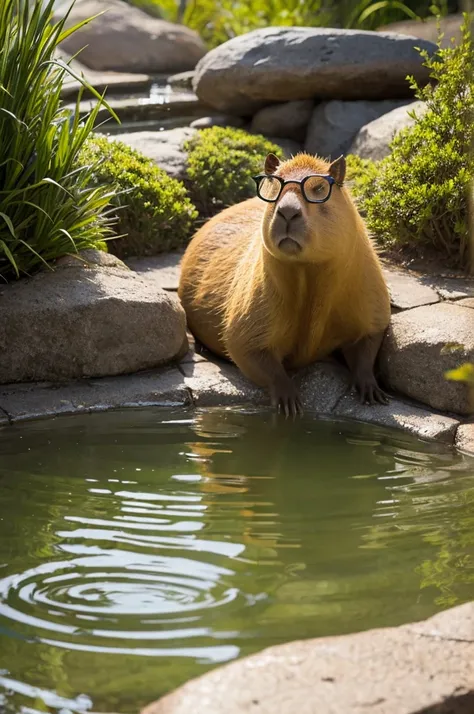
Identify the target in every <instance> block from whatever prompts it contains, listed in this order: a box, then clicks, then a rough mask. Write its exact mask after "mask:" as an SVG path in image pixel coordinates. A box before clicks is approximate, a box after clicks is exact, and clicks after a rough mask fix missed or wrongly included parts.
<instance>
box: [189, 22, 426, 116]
mask: <svg viewBox="0 0 474 714" xmlns="http://www.w3.org/2000/svg"><path fill="white" fill-rule="evenodd" d="M415 47H420V48H422V49H425V50H427V52H428V53H430V54H432V53H433V52H435V51H436V45H434V44H433V43H431V42H425V41H423V40H417V39H415V38H414V37H410V36H407V35H397V34H395V33H384V34H378V33H375V32H365V31H361V30H345V29H329V28H321V27H267V28H264V29H259V30H254V31H252V32H248V33H246V34H244V35H240V36H238V37H234V38H232V39H231V40H229V41H228V42H224V43H223V44H222V45H219V47H216V48H214V49H212V50H211V51H210V52H208V53H207V54H206V55H205V56H204V57H203V58H202V59H201V60H200V61H199V63H198V65H197V67H196V74H195V77H194V82H193V86H194V90H195V92H196V94H197V95H198V97H200V99H202V101H204V102H206V103H207V104H209V105H210V106H212V107H215V108H216V109H218V110H219V111H224V112H231V113H236V114H242V115H251V114H253V113H254V112H255V111H256V110H258V109H261V108H262V107H264V106H266V105H268V104H271V103H273V102H286V101H293V100H299V99H313V98H315V97H324V98H325V99H390V98H395V99H400V98H402V97H410V96H411V94H412V92H411V90H410V87H409V84H408V82H407V81H406V76H407V75H408V74H409V75H415V76H416V78H417V80H418V81H419V82H421V83H422V84H423V83H424V82H426V81H428V71H427V68H426V67H424V66H423V62H422V59H421V57H420V54H419V53H418V52H417V50H416V49H415Z"/></svg>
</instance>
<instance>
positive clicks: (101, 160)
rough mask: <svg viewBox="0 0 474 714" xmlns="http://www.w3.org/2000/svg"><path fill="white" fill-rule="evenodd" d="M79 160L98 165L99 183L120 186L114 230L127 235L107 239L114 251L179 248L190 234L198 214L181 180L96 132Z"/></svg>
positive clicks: (124, 253)
mask: <svg viewBox="0 0 474 714" xmlns="http://www.w3.org/2000/svg"><path fill="white" fill-rule="evenodd" d="M80 161H81V162H82V163H83V164H85V165H87V164H91V165H92V166H94V167H95V168H94V175H93V180H94V183H95V184H96V185H99V186H100V185H105V186H107V185H108V186H117V187H118V189H119V190H118V192H117V193H116V194H115V195H114V196H113V198H112V200H111V205H112V206H113V207H114V208H115V209H119V210H117V211H116V217H117V226H116V232H117V234H118V235H122V236H124V237H122V238H118V239H116V240H113V241H111V242H110V243H109V249H110V252H111V253H114V254H115V255H118V256H119V257H120V258H125V257H127V256H130V255H155V254H156V253H161V252H163V251H168V250H174V249H177V248H181V247H182V246H184V245H185V244H186V242H187V240H188V239H189V237H190V233H191V229H192V226H193V223H194V220H195V218H196V217H197V212H196V210H195V208H194V206H193V204H192V203H191V201H190V200H189V198H188V195H187V193H186V189H185V188H184V186H183V184H182V183H180V182H179V181H176V179H173V178H171V177H170V176H168V174H167V173H166V172H165V171H163V169H160V168H158V167H157V166H156V165H155V164H154V163H153V161H151V160H150V159H148V158H147V157H146V156H144V155H143V154H141V153H139V152H138V151H134V150H133V149H131V148H130V147H129V146H127V145H126V144H123V143H122V142H119V141H109V140H108V139H107V138H106V137H105V136H99V135H94V136H93V137H91V138H90V139H89V141H88V142H87V143H86V145H85V147H84V149H83V151H82V152H81V156H80Z"/></svg>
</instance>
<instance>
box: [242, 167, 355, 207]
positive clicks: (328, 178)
mask: <svg viewBox="0 0 474 714" xmlns="http://www.w3.org/2000/svg"><path fill="white" fill-rule="evenodd" d="M252 178H253V180H254V181H255V183H256V184H257V196H258V197H259V198H260V199H261V200H262V201H266V202H267V203H276V201H278V199H279V198H280V196H281V193H282V191H283V189H284V188H285V186H287V185H288V184H290V183H296V184H298V186H300V189H301V195H302V196H303V198H304V200H305V201H307V202H308V203H326V201H329V199H330V198H331V193H332V187H333V186H334V184H336V185H337V186H339V187H340V186H342V184H341V183H338V182H337V181H336V179H335V178H334V177H333V176H331V175H330V174H309V175H308V176H305V177H304V179H301V180H300V181H298V180H297V179H289V180H288V181H285V179H283V178H281V176H275V174H258V175H257V176H252ZM266 178H271V179H272V180H276V181H278V182H279V184H280V190H279V191H278V194H277V196H276V197H275V198H264V197H263V196H261V195H260V184H261V183H262V181H263V179H266ZM311 178H323V179H325V180H326V181H327V182H328V184H329V192H328V195H327V196H326V197H325V198H318V199H310V198H308V196H307V195H306V192H305V190H304V185H305V183H306V181H308V180H309V179H311Z"/></svg>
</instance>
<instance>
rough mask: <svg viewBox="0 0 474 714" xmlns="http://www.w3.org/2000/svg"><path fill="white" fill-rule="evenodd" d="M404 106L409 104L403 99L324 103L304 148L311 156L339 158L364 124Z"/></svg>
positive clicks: (317, 110)
mask: <svg viewBox="0 0 474 714" xmlns="http://www.w3.org/2000/svg"><path fill="white" fill-rule="evenodd" d="M402 104H406V102H405V100H403V99H401V100H397V99H385V100H381V101H367V100H359V101H355V102H347V101H340V100H337V99H333V100H332V101H330V102H321V103H320V104H318V105H317V106H316V107H315V109H314V111H313V114H312V116H311V120H310V122H309V126H308V132H307V135H306V142H305V149H306V151H308V152H309V153H310V154H316V155H318V156H324V157H329V158H331V159H337V157H338V156H340V155H341V154H345V153H346V152H347V150H348V149H349V147H350V145H351V142H352V140H353V138H354V136H355V135H356V134H357V132H358V131H359V129H360V128H361V127H362V126H364V124H367V123H368V122H370V121H372V119H376V118H377V117H380V116H381V115H382V114H386V113H387V112H390V111H392V109H395V108H396V107H400V106H401V105H402Z"/></svg>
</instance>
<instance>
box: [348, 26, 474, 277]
mask: <svg viewBox="0 0 474 714" xmlns="http://www.w3.org/2000/svg"><path fill="white" fill-rule="evenodd" d="M422 56H423V59H424V63H425V65H426V66H427V67H428V68H429V70H430V75H431V78H432V83H431V84H429V85H427V86H426V87H420V86H419V85H418V84H417V83H416V81H415V80H414V79H413V78H410V81H411V86H412V88H413V89H414V90H415V93H416V96H417V97H418V98H419V99H421V100H423V101H424V102H426V106H427V111H426V112H425V113H424V114H423V115H422V116H420V117H416V120H415V124H414V125H413V126H411V127H409V128H407V129H404V130H403V131H401V132H400V133H399V134H398V135H397V136H396V137H395V139H394V140H393V141H392V144H391V153H390V155H389V156H387V157H386V158H384V159H382V160H381V161H380V162H377V163H376V164H372V162H363V163H361V162H360V160H357V159H352V160H351V162H349V163H350V165H351V171H352V176H353V184H354V186H353V190H354V193H355V195H356V197H357V198H358V199H359V201H360V205H361V209H362V211H363V212H364V213H365V215H366V220H367V224H368V226H369V228H370V230H371V231H372V232H373V233H374V234H375V236H376V237H377V238H378V239H379V240H380V241H381V242H382V243H383V244H384V245H386V246H389V247H395V246H401V247H407V248H411V249H415V250H417V251H418V252H426V251H427V250H430V249H434V250H435V251H436V252H437V253H438V254H439V255H443V256H444V257H445V258H446V259H447V261H448V262H449V263H450V264H452V265H454V266H461V267H467V266H468V260H469V256H468V252H469V220H468V204H469V193H470V191H471V190H472V189H471V181H472V177H473V172H474V155H473V152H472V149H473V146H474V143H473V142H474V74H473V67H474V47H473V42H472V38H471V31H470V18H469V16H468V15H465V17H464V23H463V26H462V42H461V43H460V44H459V45H458V46H450V47H448V48H446V49H438V52H437V54H435V55H434V56H432V57H429V56H428V54H427V53H426V52H422Z"/></svg>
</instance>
